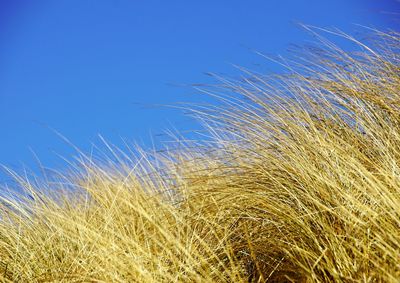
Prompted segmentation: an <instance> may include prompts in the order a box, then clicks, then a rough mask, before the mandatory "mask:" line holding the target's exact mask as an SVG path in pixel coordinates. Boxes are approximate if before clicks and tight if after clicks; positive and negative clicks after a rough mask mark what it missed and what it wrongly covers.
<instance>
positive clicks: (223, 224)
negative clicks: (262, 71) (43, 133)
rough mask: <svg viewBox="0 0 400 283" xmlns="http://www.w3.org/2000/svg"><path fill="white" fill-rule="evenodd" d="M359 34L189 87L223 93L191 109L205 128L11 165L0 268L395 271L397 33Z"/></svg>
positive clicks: (323, 274) (268, 275)
mask: <svg viewBox="0 0 400 283" xmlns="http://www.w3.org/2000/svg"><path fill="white" fill-rule="evenodd" d="M316 36H317V37H318V35H316ZM348 39H349V40H350V41H351V40H352V39H351V38H348ZM375 39H376V40H375V41H374V42H373V43H371V44H372V45H373V46H374V47H373V48H372V47H367V46H365V45H363V44H362V43H360V42H358V43H357V44H358V50H359V51H358V52H356V53H346V52H344V51H342V50H340V49H339V48H338V47H336V46H334V45H332V44H331V43H329V42H325V40H324V39H322V38H321V40H322V41H323V45H324V48H323V49H319V48H318V49H312V50H311V51H310V52H307V51H306V50H303V51H302V52H301V53H300V54H301V57H297V58H296V62H297V63H296V62H292V63H289V65H288V67H290V68H289V71H288V73H287V74H286V75H285V76H280V77H279V76H278V77H268V78H267V77H263V76H262V75H259V74H254V73H252V74H250V73H248V72H247V71H244V72H247V73H246V78H244V79H240V80H231V79H220V82H221V84H220V86H219V87H218V88H214V89H204V88H203V89H202V91H205V92H208V93H211V94H213V95H216V96H217V97H218V99H220V101H221V102H223V104H224V105H223V106H222V107H221V106H220V107H214V108H213V107H211V106H207V107H205V108H202V107H197V108H194V109H192V111H193V113H194V114H196V115H197V114H199V113H200V114H201V115H200V116H201V117H202V118H201V119H202V121H205V123H206V127H207V129H208V130H209V134H210V135H212V140H211V141H209V140H208V141H205V142H201V143H195V142H190V143H184V142H182V143H181V144H180V146H179V147H178V150H170V151H167V152H166V153H158V154H155V155H152V156H150V155H148V154H145V153H143V152H139V153H136V154H132V157H127V156H126V155H124V153H122V152H118V150H117V149H114V148H112V147H111V146H110V152H111V153H112V155H113V159H114V162H111V159H110V160H106V161H103V162H100V164H102V165H101V166H99V165H96V164H99V162H94V161H93V159H92V158H89V157H85V156H82V157H81V162H80V166H79V168H78V169H76V170H75V171H73V172H75V173H73V174H65V175H66V176H63V177H64V179H63V180H61V179H59V181H58V182H56V183H53V182H51V181H48V182H42V183H41V184H37V183H36V182H33V181H32V180H27V179H26V178H19V177H16V178H17V180H18V182H19V183H20V186H21V187H23V188H24V189H25V190H26V193H25V200H24V201H22V200H21V199H22V198H24V197H23V196H20V197H19V198H18V200H12V199H7V198H4V199H3V200H2V204H1V218H2V221H1V223H0V255H1V257H0V260H1V263H0V278H1V280H3V281H5V282H7V281H21V282H47V281H64V282H264V281H270V282H398V280H399V279H400V96H399V93H400V64H399V63H400V61H399V59H400V57H399V55H398V48H399V46H400V45H399V40H400V37H399V35H398V34H395V33H379V32H378V33H377V35H376V37H375ZM116 156H119V158H115V157H116ZM133 156H136V157H133ZM115 160H116V161H115ZM71 185H72V186H73V187H74V188H75V189H74V190H75V191H74V192H73V193H71V192H69V193H68V188H69V187H70V186H71ZM43 191H46V193H43ZM50 192H53V193H50Z"/></svg>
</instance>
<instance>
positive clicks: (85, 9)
mask: <svg viewBox="0 0 400 283" xmlns="http://www.w3.org/2000/svg"><path fill="white" fill-rule="evenodd" d="M397 8H398V2H397V1H394V0H393V1H390V0H386V1H370V0H368V1H366V0H362V1H361V0H353V1H348V0H336V1H288V0H281V1H122V0H121V1H117V0H114V1H111V0H110V1H75V0H74V1H45V0H43V1H26V0H21V1H1V2H0V43H1V44H0V106H1V111H0V128H1V146H0V162H1V163H2V164H5V165H7V166H10V167H12V168H16V169H18V168H21V167H22V166H23V164H25V165H27V167H30V168H34V170H36V169H35V166H37V165H36V161H35V157H34V154H32V151H34V152H35V154H37V155H38V157H39V159H40V160H41V161H42V162H43V164H45V165H46V166H56V167H57V165H58V162H59V161H60V160H59V159H58V157H57V155H56V154H54V152H56V153H58V154H61V155H63V156H66V157H67V158H68V156H69V155H70V154H71V153H72V151H73V149H72V148H71V146H70V145H67V144H65V143H64V142H63V141H62V140H61V139H60V138H59V137H58V136H57V135H56V134H54V132H52V130H50V128H52V129H55V130H57V131H59V132H60V133H61V134H63V135H64V136H66V137H67V138H68V139H70V140H71V142H73V143H74V144H75V145H77V146H78V147H79V148H82V149H84V150H89V149H90V143H91V142H93V141H96V139H97V135H98V134H102V135H103V136H104V137H105V138H106V139H107V140H109V141H112V142H113V143H116V144H117V145H121V144H122V140H121V139H120V137H124V138H127V139H129V140H135V141H138V142H139V143H142V144H144V145H145V146H147V147H149V146H152V143H153V141H152V139H155V141H154V143H155V144H156V146H158V140H159V139H160V138H159V137H157V135H158V134H162V133H163V130H165V129H167V128H171V127H175V128H177V129H180V130H182V129H193V128H194V127H195V125H194V124H193V123H192V122H191V120H189V119H188V118H187V117H185V116H184V115H183V114H182V112H181V111H176V110H171V109H168V108H162V107H161V108H160V107H155V108H153V107H143V106H146V105H153V104H173V103H175V102H183V101H184V102H190V101H192V102H193V101H194V102H199V101H204V100H207V98H206V97H204V96H199V95H193V94H195V93H196V92H195V91H193V90H192V89H190V88H189V87H185V85H189V84H192V83H207V82H208V81H209V78H208V77H207V76H206V75H204V73H205V72H216V73H220V74H224V73H228V74H234V73H235V69H234V68H233V67H232V66H231V64H237V65H240V66H245V67H248V68H250V69H253V70H255V71H262V72H264V73H265V72H269V71H275V70H277V69H278V66H277V65H274V64H273V63H271V62H268V61H267V60H264V59H262V58H261V57H260V56H258V55H256V54H254V52H252V51H251V49H255V50H257V51H260V52H264V53H267V54H282V55H285V53H284V52H285V49H286V48H287V47H289V45H290V44H291V43H296V44H301V43H302V42H304V40H309V39H310V38H309V35H308V34H307V33H306V32H304V31H302V30H301V29H299V28H298V26H296V22H303V23H306V24H312V25H315V26H320V27H336V28H339V29H342V30H344V31H345V32H354V31H355V30H357V29H360V28H359V27H357V26H356V25H355V24H360V25H366V26H369V27H377V28H381V27H390V28H394V29H396V28H397V24H398V22H396V21H395V18H396V17H395V15H393V14H391V13H393V12H396V11H398V10H396V9H397ZM161 139H162V138H161ZM4 180H6V177H2V178H1V181H4Z"/></svg>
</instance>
